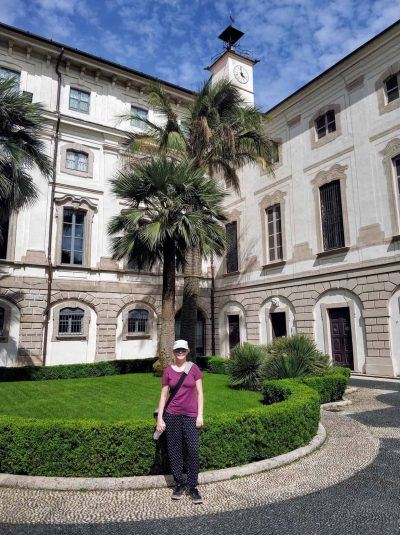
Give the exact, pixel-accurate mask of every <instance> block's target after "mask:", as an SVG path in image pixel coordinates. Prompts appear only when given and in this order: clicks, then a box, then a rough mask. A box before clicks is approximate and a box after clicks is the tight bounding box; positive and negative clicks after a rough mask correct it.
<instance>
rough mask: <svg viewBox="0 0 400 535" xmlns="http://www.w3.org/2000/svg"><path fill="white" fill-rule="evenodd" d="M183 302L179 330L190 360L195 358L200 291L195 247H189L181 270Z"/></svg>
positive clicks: (198, 266) (199, 263)
mask: <svg viewBox="0 0 400 535" xmlns="http://www.w3.org/2000/svg"><path fill="white" fill-rule="evenodd" d="M183 274H184V283H183V303H182V311H181V332H180V336H181V338H182V339H183V340H187V342H188V344H189V347H190V352H191V360H193V361H195V360H196V323H197V308H198V301H199V293H200V276H201V257H200V251H199V250H198V249H197V248H193V249H190V250H189V251H188V253H187V255H186V264H185V268H184V271H183Z"/></svg>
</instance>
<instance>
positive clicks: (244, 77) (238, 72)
mask: <svg viewBox="0 0 400 535" xmlns="http://www.w3.org/2000/svg"><path fill="white" fill-rule="evenodd" d="M233 74H234V76H235V78H236V80H237V81H238V82H240V83H241V84H247V82H248V81H249V73H248V72H247V70H246V69H245V68H244V67H243V66H242V65H236V67H235V68H234V69H233Z"/></svg>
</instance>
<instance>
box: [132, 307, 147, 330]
mask: <svg viewBox="0 0 400 535" xmlns="http://www.w3.org/2000/svg"><path fill="white" fill-rule="evenodd" d="M148 320H149V312H148V311H147V310H145V309H144V308H137V309H135V310H130V311H129V312H128V334H143V333H147V325H148Z"/></svg>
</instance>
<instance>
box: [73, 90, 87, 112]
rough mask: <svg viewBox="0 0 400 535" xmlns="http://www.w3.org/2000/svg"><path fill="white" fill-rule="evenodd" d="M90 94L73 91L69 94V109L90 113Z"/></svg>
mask: <svg viewBox="0 0 400 535" xmlns="http://www.w3.org/2000/svg"><path fill="white" fill-rule="evenodd" d="M89 103H90V93H87V92H86V91H81V90H80V89H73V88H72V87H71V89H70V92H69V109H70V110H75V111H81V112H83V113H89Z"/></svg>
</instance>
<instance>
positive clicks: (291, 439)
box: [0, 379, 320, 477]
mask: <svg viewBox="0 0 400 535" xmlns="http://www.w3.org/2000/svg"><path fill="white" fill-rule="evenodd" d="M276 383H279V385H281V387H282V388H283V389H284V390H288V391H290V395H289V397H288V399H287V400H285V401H282V402H281V403H274V404H273V405H268V406H265V405H260V406H259V407H256V408H254V409H250V410H246V411H243V412H240V413H237V414H235V415H227V414H223V415H220V416H218V417H217V416H214V417H210V418H209V419H206V421H205V425H204V427H203V428H202V430H201V440H200V466H201V468H202V470H209V469H218V468H226V467H229V466H237V465H241V464H245V463H249V462H253V461H258V460H261V459H266V458H269V457H273V456H275V455H280V454H282V453H286V452H288V451H291V450H293V449H296V448H298V447H300V446H304V445H305V444H308V443H309V442H310V440H311V439H312V438H313V437H314V436H315V433H316V431H317V428H318V422H319V414H320V409H319V396H318V394H317V392H315V391H314V390H313V389H311V388H310V387H308V386H307V385H305V384H302V383H300V382H298V381H294V380H287V379H286V380H282V381H279V382H278V381H277V382H276ZM153 429H154V420H150V419H149V420H142V421H138V422H134V423H132V422H119V423H116V424H113V425H107V424H105V423H100V422H94V421H92V422H91V421H69V422H66V421H60V420H34V419H23V418H17V417H9V416H2V417H0V472H6V473H14V474H29V475H43V476H59V477H60V476H83V477H100V476H115V477H121V476H134V475H147V474H159V473H168V472H169V467H168V461H167V454H166V447H165V433H163V435H162V439H161V440H160V441H159V442H160V444H159V445H156V444H155V443H154V441H153V440H152V433H153Z"/></svg>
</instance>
